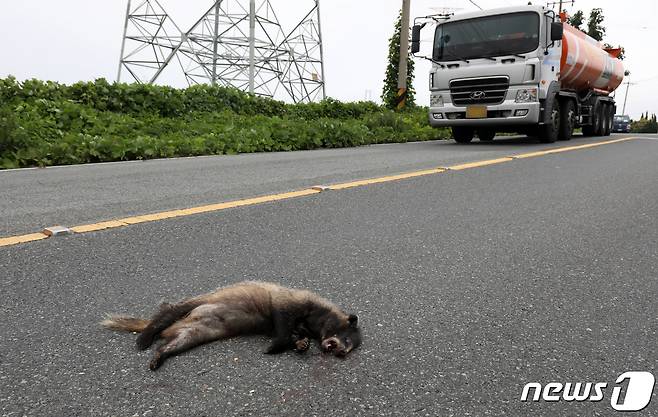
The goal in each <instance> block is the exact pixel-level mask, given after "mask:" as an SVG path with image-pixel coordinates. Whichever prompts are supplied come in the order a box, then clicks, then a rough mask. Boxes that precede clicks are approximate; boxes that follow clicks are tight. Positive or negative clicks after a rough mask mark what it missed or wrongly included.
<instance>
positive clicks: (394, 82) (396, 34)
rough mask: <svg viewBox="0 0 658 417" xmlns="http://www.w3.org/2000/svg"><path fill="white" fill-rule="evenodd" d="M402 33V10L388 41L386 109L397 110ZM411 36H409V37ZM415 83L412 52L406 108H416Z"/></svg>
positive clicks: (408, 69) (384, 91) (384, 93)
mask: <svg viewBox="0 0 658 417" xmlns="http://www.w3.org/2000/svg"><path fill="white" fill-rule="evenodd" d="M401 32H402V10H400V14H399V15H398V20H397V21H396V22H395V29H394V31H393V36H391V39H389V41H388V65H387V66H386V78H385V79H384V88H383V90H382V97H381V98H382V101H383V102H384V106H386V108H389V109H392V110H395V109H396V107H397V104H398V74H399V72H400V33H401ZM407 36H409V35H407ZM413 81H414V60H413V59H412V57H411V50H410V51H409V56H408V57H407V97H406V106H409V107H413V106H415V104H416V103H415V97H414V96H415V91H414V89H413Z"/></svg>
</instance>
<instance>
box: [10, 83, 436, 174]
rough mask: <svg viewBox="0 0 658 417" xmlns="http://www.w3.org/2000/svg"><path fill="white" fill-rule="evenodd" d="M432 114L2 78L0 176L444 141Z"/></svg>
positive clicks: (225, 91) (215, 91) (202, 90)
mask: <svg viewBox="0 0 658 417" xmlns="http://www.w3.org/2000/svg"><path fill="white" fill-rule="evenodd" d="M447 137H448V132H447V131H444V130H436V129H433V128H431V127H429V125H428V123H427V108H413V109H409V110H407V111H405V112H402V113H395V112H392V111H389V110H386V109H384V108H383V107H380V106H378V105H376V104H374V103H371V102H365V103H342V102H339V101H336V100H332V99H327V100H325V101H323V102H320V103H309V104H294V105H291V104H285V103H282V102H279V101H276V100H271V99H267V98H262V97H256V96H252V95H249V94H246V93H243V92H241V91H239V90H235V89H230V88H223V87H213V86H207V85H198V86H193V87H190V88H187V89H175V88H171V87H161V86H151V85H139V84H116V83H115V84H110V83H108V82H107V81H105V80H97V81H95V82H88V83H76V84H73V85H71V86H66V85H63V84H59V83H54V82H43V81H38V80H28V81H25V82H23V83H19V82H17V81H16V80H15V79H13V78H11V77H10V78H6V79H0V169H1V168H18V167H30V166H49V165H65V164H78V163H88V162H106V161H120V160H136V159H137V160H138V159H152V158H168V157H177V156H197V155H220V154H236V153H245V152H271V151H293V150H306V149H316V148H337V147H347V146H359V145H368V144H375V143H387V142H406V141H412V140H431V139H441V138H447Z"/></svg>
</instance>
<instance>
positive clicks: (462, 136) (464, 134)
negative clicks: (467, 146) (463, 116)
mask: <svg viewBox="0 0 658 417" xmlns="http://www.w3.org/2000/svg"><path fill="white" fill-rule="evenodd" d="M474 134H475V131H474V130H473V128H470V127H464V126H454V127H453V128H452V137H453V138H455V141H457V142H458V143H469V142H470V141H472V140H473V135H474Z"/></svg>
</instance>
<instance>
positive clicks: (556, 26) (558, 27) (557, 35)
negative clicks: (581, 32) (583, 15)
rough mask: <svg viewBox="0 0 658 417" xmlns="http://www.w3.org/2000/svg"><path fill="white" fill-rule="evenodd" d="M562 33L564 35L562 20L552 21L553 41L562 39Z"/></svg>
mask: <svg viewBox="0 0 658 417" xmlns="http://www.w3.org/2000/svg"><path fill="white" fill-rule="evenodd" d="M562 35H564V26H563V25H562V22H553V23H551V41H553V42H555V41H561V40H562Z"/></svg>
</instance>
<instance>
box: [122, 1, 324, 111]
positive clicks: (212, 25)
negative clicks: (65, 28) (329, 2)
mask: <svg viewBox="0 0 658 417" xmlns="http://www.w3.org/2000/svg"><path fill="white" fill-rule="evenodd" d="M170 1H173V0H170ZM207 1H208V4H207V5H206V6H208V8H207V9H205V10H203V11H201V12H200V13H199V17H198V18H197V19H196V20H195V21H194V23H193V24H192V25H191V26H189V27H185V28H181V27H180V26H179V25H178V24H176V22H175V21H174V19H173V17H172V15H171V14H170V13H168V12H167V11H166V10H165V8H164V7H163V3H166V2H165V1H164V0H128V7H127V11H126V19H125V24H124V34H123V42H122V47H121V59H120V63H119V71H118V74H117V80H118V81H120V80H121V77H122V74H124V73H125V74H127V75H128V76H129V77H130V78H132V80H133V81H135V82H138V83H156V82H158V81H160V82H162V81H163V80H164V79H171V77H173V76H178V77H179V78H180V76H181V75H182V76H183V77H184V80H185V81H186V82H187V84H188V85H194V84H200V83H210V84H213V85H215V84H218V85H222V86H227V87H235V88H238V89H240V90H244V91H249V92H251V93H254V94H257V95H260V96H266V97H272V98H277V99H281V100H286V101H293V102H295V103H298V102H309V101H317V100H321V99H323V98H324V97H325V80H324V65H323V50H322V32H321V27H320V0H296V1H295V2H294V8H293V10H294V11H295V12H297V13H299V16H298V17H295V18H294V20H291V21H290V22H286V25H283V24H282V23H281V22H280V21H279V19H278V17H277V14H276V11H275V7H273V5H277V6H278V7H282V6H279V5H278V4H277V3H281V4H282V5H284V6H285V5H286V3H287V4H288V5H287V6H286V7H288V8H290V3H289V2H287V1H286V0H207ZM187 4H189V3H187ZM169 5H170V6H171V4H169ZM289 15H290V12H289V11H288V12H287V13H286V17H289ZM289 20H290V18H289Z"/></svg>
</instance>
